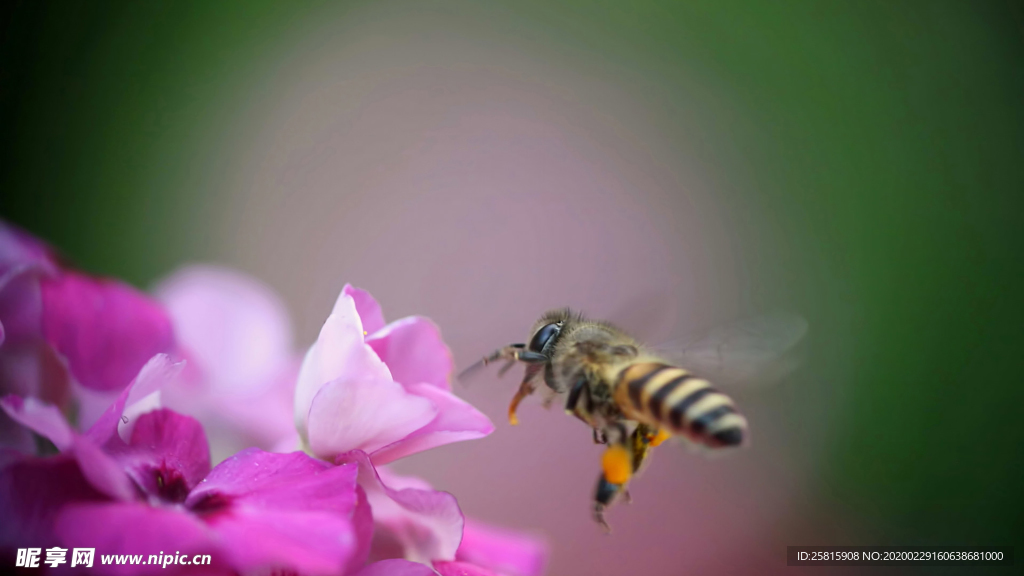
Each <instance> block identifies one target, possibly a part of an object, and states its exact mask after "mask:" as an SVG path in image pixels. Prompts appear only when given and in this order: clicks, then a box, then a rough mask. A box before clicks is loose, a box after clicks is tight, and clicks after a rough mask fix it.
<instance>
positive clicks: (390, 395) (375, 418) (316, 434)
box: [295, 285, 494, 464]
mask: <svg viewBox="0 0 1024 576" xmlns="http://www.w3.org/2000/svg"><path fill="white" fill-rule="evenodd" d="M451 371H452V360H451V354H450V353H449V351H448V347H447V346H445V344H444V341H442V340H441V334H440V331H439V330H438V329H437V327H436V326H435V325H434V324H433V322H431V321H430V320H428V319H426V318H423V317H420V316H410V317H408V318H403V319H401V320H398V321H396V322H392V323H391V324H388V325H385V324H384V318H383V316H382V315H381V311H380V306H379V305H378V304H377V302H376V301H375V300H374V299H373V297H372V296H370V295H369V294H368V293H367V292H364V291H363V290H359V289H357V288H353V287H352V286H349V285H346V286H345V288H344V289H343V290H342V291H341V295H340V296H338V300H337V302H336V303H335V305H334V309H333V310H332V312H331V315H330V316H329V317H328V318H327V320H326V321H325V322H324V326H323V328H322V329H321V330H320V336H319V338H318V339H317V341H316V343H315V344H313V346H312V347H310V349H309V351H308V352H307V353H306V357H305V359H304V360H303V362H302V369H301V370H300V372H299V379H298V384H297V385H296V389H295V424H296V427H297V428H298V430H299V435H300V436H301V438H302V440H303V443H304V444H305V446H307V447H308V449H309V450H310V452H311V453H312V454H314V455H315V456H317V457H318V458H322V459H325V460H333V459H334V458H336V457H337V456H338V455H341V454H345V453H347V452H350V451H352V450H361V451H363V452H365V453H367V454H368V455H369V457H370V459H371V460H372V461H373V463H374V464H384V463H387V462H391V461H393V460H396V459H398V458H401V457H403V456H408V455H409V454H414V453H416V452H420V451H423V450H426V449H428V448H433V447H435V446H441V445H444V444H449V443H451V442H458V441H460V440H469V439H473V438H481V437H483V436H486V435H487V434H490V433H491V432H492V431H493V430H494V425H493V424H491V422H490V420H488V419H487V417H486V416H484V415H483V414H481V413H480V412H479V411H477V410H476V409H475V408H473V407H472V406H470V405H469V404H468V403H466V402H464V401H462V400H460V399H459V398H457V397H456V396H455V395H453V394H452V393H451V391H450V390H451V386H450V383H449V378H450V375H451Z"/></svg>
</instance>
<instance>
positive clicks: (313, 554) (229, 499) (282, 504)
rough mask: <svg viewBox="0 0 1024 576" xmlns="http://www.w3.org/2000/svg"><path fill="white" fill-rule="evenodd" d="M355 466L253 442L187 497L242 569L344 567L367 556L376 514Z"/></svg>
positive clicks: (325, 570) (320, 569)
mask: <svg viewBox="0 0 1024 576" xmlns="http://www.w3.org/2000/svg"><path fill="white" fill-rule="evenodd" d="M356 473H357V467H356V466H355V465H351V466H331V465H330V464H328V463H326V462H322V461H319V460H314V459H313V458H310V457H309V456H307V455H306V454H303V453H302V452H293V453H291V454H271V453H267V452H262V451H260V450H258V449H249V450H245V451H243V452H241V453H239V454H238V455H236V456H233V457H231V458H229V459H227V460H225V461H224V462H222V463H221V464H220V465H218V466H217V467H216V468H214V470H213V471H212V472H210V474H209V475H208V476H207V478H206V480H204V481H203V482H202V483H201V484H200V486H199V487H198V488H197V489H196V490H193V491H192V493H191V494H190V495H189V498H188V500H186V503H185V505H186V507H189V508H191V509H193V510H195V511H196V512H197V513H199V514H202V515H203V516H204V517H205V518H206V520H207V522H209V523H210V526H211V527H212V528H213V529H215V530H216V531H217V533H218V538H219V539H220V540H221V541H222V542H223V544H224V553H225V554H226V555H227V558H228V560H229V562H230V563H231V565H232V566H233V567H234V568H236V569H238V570H240V571H243V572H246V571H253V570H265V569H272V568H283V569H287V570H294V571H298V572H300V573H334V572H340V571H341V570H342V568H343V567H346V566H348V565H349V562H350V561H351V560H352V558H353V557H354V556H359V555H360V554H362V556H361V558H360V560H361V561H365V550H363V544H362V543H361V542H360V537H361V536H362V537H366V535H365V531H366V529H367V526H368V524H369V521H370V520H369V514H368V508H367V507H366V506H365V505H364V506H362V507H360V506H359V505H358V504H359V495H358V493H357V491H356ZM361 533H362V534H361Z"/></svg>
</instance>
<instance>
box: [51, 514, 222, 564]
mask: <svg viewBox="0 0 1024 576" xmlns="http://www.w3.org/2000/svg"><path fill="white" fill-rule="evenodd" d="M54 531H55V532H56V535H57V538H58V539H59V541H60V542H61V543H62V544H63V545H64V546H66V547H71V546H74V547H79V548H95V549H96V554H97V556H99V555H100V554H142V555H143V564H142V565H136V566H131V565H127V564H125V565H116V564H110V565H107V566H103V569H104V570H105V571H107V573H110V574H137V573H163V569H162V567H161V566H160V565H159V564H156V565H146V560H147V559H148V558H149V555H150V554H154V555H155V554H160V553H172V554H173V553H175V552H181V553H182V554H186V555H188V556H190V557H191V556H192V555H194V554H210V556H211V560H212V561H213V564H214V566H216V565H219V564H222V563H224V558H223V555H222V554H219V552H220V550H218V547H217V545H216V544H215V537H214V534H213V532H212V530H210V528H208V527H207V526H206V525H205V524H204V523H203V522H202V521H201V520H200V519H199V518H197V517H195V516H193V515H191V514H188V513H187V512H185V511H183V510H181V509H180V508H169V507H168V508H165V507H156V506H149V505H147V504H143V503H139V502H113V503H95V504H71V505H69V506H67V507H65V508H64V510H63V511H61V513H60V514H59V515H58V517H57V520H56V522H55V526H54ZM96 564H97V565H99V558H96Z"/></svg>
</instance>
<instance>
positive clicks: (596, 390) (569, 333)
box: [462, 309, 807, 530]
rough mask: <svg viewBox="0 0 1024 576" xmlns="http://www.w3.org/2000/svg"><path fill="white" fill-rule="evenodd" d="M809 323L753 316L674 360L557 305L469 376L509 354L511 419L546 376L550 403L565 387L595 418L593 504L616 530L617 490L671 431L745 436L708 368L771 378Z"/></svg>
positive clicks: (571, 410) (715, 438) (588, 417)
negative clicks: (523, 340) (611, 513)
mask: <svg viewBox="0 0 1024 576" xmlns="http://www.w3.org/2000/svg"><path fill="white" fill-rule="evenodd" d="M806 330H807V323H806V322H805V321H804V320H803V319H802V318H800V317H798V316H789V315H778V316H765V317H760V318H756V319H752V320H749V321H746V322H741V323H737V324H734V325H730V326H726V327H723V328H722V329H719V330H717V331H714V332H712V333H711V334H710V335H708V336H707V337H705V338H704V339H703V340H701V341H699V342H697V343H695V344H693V345H690V346H687V347H685V348H684V349H683V351H682V355H681V357H680V361H679V362H678V363H677V362H674V361H672V360H668V359H666V357H665V356H664V355H662V354H659V353H658V352H657V351H656V350H655V349H653V348H651V347H648V346H646V345H644V344H642V343H640V342H639V341H637V340H636V339H634V338H633V337H632V336H630V335H628V334H627V333H626V332H624V331H623V330H621V329H619V328H617V327H616V326H614V325H612V324H611V323H608V322H602V321H595V320H588V319H585V318H584V317H583V316H582V315H580V314H577V313H574V312H572V311H570V310H568V309H562V310H553V311H550V312H547V313H546V314H544V315H543V316H542V317H541V318H540V319H539V320H538V321H537V322H536V323H535V324H534V326H533V329H532V330H531V332H530V339H529V343H528V344H511V345H509V346H505V347H504V348H500V349H498V350H495V351H494V352H493V353H491V354H490V355H488V356H486V357H485V358H483V359H482V360H481V361H479V362H477V363H476V364H474V365H473V366H471V367H469V368H468V369H467V370H465V371H464V372H463V373H462V375H463V376H465V375H466V374H467V373H469V372H472V371H474V370H476V369H478V368H480V367H482V366H486V365H487V364H490V363H492V362H496V361H499V360H504V361H505V362H506V363H505V365H504V366H503V367H502V368H501V370H500V371H499V375H502V374H504V373H505V372H506V371H508V369H509V368H511V367H512V366H513V365H514V364H515V363H516V362H517V361H518V362H523V363H525V364H526V370H525V372H524V375H523V380H522V382H521V384H520V385H519V390H518V392H516V394H515V396H514V397H513V398H512V402H511V404H510V405H509V409H508V418H509V422H511V423H512V424H513V425H515V424H517V423H518V419H517V417H516V410H517V408H518V406H519V403H520V402H522V400H523V399H524V398H526V397H527V396H529V395H530V394H532V393H533V392H534V391H535V390H536V389H537V387H538V386H539V385H540V384H541V383H543V384H544V385H546V386H547V388H548V399H547V400H546V402H545V403H546V404H548V405H549V404H550V403H551V402H553V401H554V399H555V398H557V397H558V396H559V395H560V394H566V401H565V411H566V413H567V414H570V415H572V416H575V417H576V418H579V419H580V420H582V421H583V422H584V423H586V424H587V425H588V426H590V427H591V429H592V431H593V437H594V442H596V443H599V444H605V445H607V448H606V449H605V452H604V454H603V456H602V458H601V468H602V473H601V475H600V476H599V478H598V481H597V487H596V489H595V491H594V503H593V513H594V519H595V520H596V521H597V522H598V523H599V524H600V525H601V526H602V527H604V528H605V530H609V527H608V523H607V522H606V521H605V518H604V512H605V510H606V509H607V508H608V507H609V506H610V505H612V504H613V503H614V502H615V501H616V499H617V498H618V497H619V496H621V495H623V494H625V495H626V496H627V497H628V492H627V487H628V484H629V481H630V479H631V478H632V477H633V476H634V475H635V474H636V473H637V472H638V471H639V470H640V468H641V466H642V465H643V464H644V461H645V460H646V459H647V457H648V455H649V453H650V450H651V448H654V447H656V446H658V445H659V444H661V443H662V442H664V441H665V440H666V439H668V438H670V437H672V436H682V437H684V438H686V439H687V440H689V441H690V442H692V443H695V444H698V445H702V446H705V447H707V448H711V449H722V448H729V447H735V446H740V445H742V444H744V442H745V440H746V438H747V437H748V430H747V420H746V418H744V417H743V415H742V414H741V413H740V412H739V410H738V409H737V408H736V405H735V403H734V402H733V400H732V399H731V398H730V397H729V396H727V395H726V394H724V393H722V392H720V391H718V390H717V389H716V388H714V387H713V386H712V384H711V383H710V382H709V381H708V380H705V379H704V378H702V377H701V376H703V375H706V374H707V373H719V374H723V375H724V374H727V373H728V372H729V371H730V370H731V371H732V372H733V373H734V374H733V375H734V376H737V375H738V376H739V377H740V378H744V377H745V378H750V377H751V376H764V377H768V374H767V371H769V370H771V369H772V366H771V364H772V361H773V360H775V359H777V358H778V357H780V356H781V355H782V354H783V353H785V352H786V351H788V350H789V349H791V348H792V347H793V346H794V345H795V344H796V343H797V342H798V341H799V340H800V339H801V338H802V337H803V335H804V333H805V332H806ZM677 364H679V365H677ZM682 365H686V366H687V368H683V367H682ZM775 368H777V366H775ZM690 370H695V371H694V372H691V371H690ZM758 371H760V372H762V374H756V372H758ZM702 372H703V373H702ZM744 372H746V374H742V373H744ZM737 373H741V374H737ZM698 374H700V375H698Z"/></svg>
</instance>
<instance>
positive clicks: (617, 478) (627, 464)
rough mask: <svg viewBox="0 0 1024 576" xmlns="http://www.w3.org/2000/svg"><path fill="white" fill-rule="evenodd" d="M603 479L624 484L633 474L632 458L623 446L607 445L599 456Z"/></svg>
mask: <svg viewBox="0 0 1024 576" xmlns="http://www.w3.org/2000/svg"><path fill="white" fill-rule="evenodd" d="M601 468H603V469H604V479H605V480H607V481H608V482H611V483H612V484H625V483H626V482H629V478H630V476H632V475H633V458H632V456H630V454H629V451H628V450H626V449H625V448H624V447H623V446H619V445H618V444H615V445H613V446H609V447H608V449H607V450H605V451H604V456H602V457H601Z"/></svg>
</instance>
